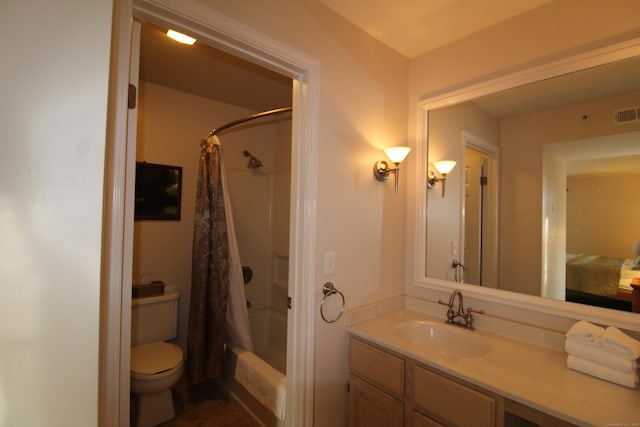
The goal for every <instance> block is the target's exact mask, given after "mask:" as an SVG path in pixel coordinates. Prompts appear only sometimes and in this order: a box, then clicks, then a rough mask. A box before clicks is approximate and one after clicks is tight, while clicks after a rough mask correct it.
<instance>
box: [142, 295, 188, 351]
mask: <svg viewBox="0 0 640 427" xmlns="http://www.w3.org/2000/svg"><path fill="white" fill-rule="evenodd" d="M179 298H180V294H179V293H178V292H175V291H167V292H165V293H164V294H163V295H158V296H154V297H143V298H134V299H133V300H132V301H131V346H132V347H137V346H139V345H144V344H151V343H153V342H157V341H169V340H172V339H174V338H175V337H176V335H177V334H178V299H179Z"/></svg>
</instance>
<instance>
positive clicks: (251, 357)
mask: <svg viewBox="0 0 640 427" xmlns="http://www.w3.org/2000/svg"><path fill="white" fill-rule="evenodd" d="M234 378H235V379H236V381H238V382H239V383H240V384H241V385H242V386H243V387H244V388H245V389H247V391H248V392H249V393H251V395H252V396H253V397H255V398H256V399H257V400H258V401H259V402H260V403H262V404H263V405H264V406H265V407H267V408H268V409H269V410H270V411H271V412H273V414H274V415H275V416H276V417H278V418H279V419H281V420H283V419H284V415H285V403H286V395H287V381H286V377H285V376H284V375H283V374H282V373H280V372H279V371H277V370H276V369H275V368H273V367H272V366H271V365H269V364H268V363H267V362H265V361H264V360H262V359H260V358H259V357H258V356H256V355H255V354H254V353H252V352H250V351H240V352H239V354H238V361H237V363H236V371H235V373H234Z"/></svg>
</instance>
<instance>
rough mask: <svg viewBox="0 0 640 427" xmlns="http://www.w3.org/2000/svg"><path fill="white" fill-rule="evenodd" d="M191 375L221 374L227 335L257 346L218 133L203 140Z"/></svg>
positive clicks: (195, 245)
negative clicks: (249, 312)
mask: <svg viewBox="0 0 640 427" xmlns="http://www.w3.org/2000/svg"><path fill="white" fill-rule="evenodd" d="M192 257H193V260H192V273H191V305H190V309H189V332H188V344H187V379H188V381H189V382H190V383H192V384H193V383H197V382H200V381H203V380H204V379H206V378H220V377H222V374H223V369H224V349H225V342H226V341H227V339H231V340H232V341H233V342H235V343H236V345H238V346H240V347H242V348H244V349H246V350H249V351H253V345H252V343H251V334H250V330H249V315H248V312H247V305H246V296H245V292H244V281H243V278H242V265H241V262H240V254H239V251H238V244H237V241H236V235H235V228H234V224H233V214H232V211H231V204H230V201H229V195H228V190H227V183H226V176H225V172H224V166H223V161H222V148H221V146H220V141H219V140H218V137H217V136H212V137H209V138H208V139H207V140H206V141H202V144H201V152H200V166H199V172H198V183H197V192H196V212H195V220H194V231H193V255H192Z"/></svg>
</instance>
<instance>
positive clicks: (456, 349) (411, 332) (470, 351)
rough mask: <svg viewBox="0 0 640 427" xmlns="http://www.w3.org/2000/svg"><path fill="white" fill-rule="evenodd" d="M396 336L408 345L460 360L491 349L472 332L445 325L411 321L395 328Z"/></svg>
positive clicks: (480, 354)
mask: <svg viewBox="0 0 640 427" xmlns="http://www.w3.org/2000/svg"><path fill="white" fill-rule="evenodd" d="M396 329H397V333H398V336H399V337H400V339H401V340H403V341H405V342H406V343H408V344H411V345H414V346H417V347H419V348H420V349H424V351H427V352H428V351H437V352H439V353H441V354H448V355H453V356H456V357H461V358H472V357H479V356H482V355H483V354H485V353H487V352H488V351H489V350H490V349H491V347H490V346H489V344H487V343H486V342H484V340H483V339H482V338H481V337H478V336H476V335H474V334H475V332H474V331H472V330H467V329H463V328H459V327H457V326H454V325H448V324H446V323H444V322H443V323H436V322H428V321H423V320H412V321H406V322H402V323H399V324H398V325H397V326H396Z"/></svg>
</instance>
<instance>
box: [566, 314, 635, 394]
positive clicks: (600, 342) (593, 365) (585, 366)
mask: <svg viewBox="0 0 640 427" xmlns="http://www.w3.org/2000/svg"><path fill="white" fill-rule="evenodd" d="M564 349H565V351H566V352H567V353H568V355H567V366H568V367H569V368H570V369H573V370H575V371H580V372H582V373H585V374H589V375H592V376H594V377H598V378H601V379H603V380H607V381H611V382H613V383H616V384H620V385H623V386H625V387H630V388H636V387H637V386H638V358H639V357H640V341H638V340H635V339H633V338H631V337H630V336H628V335H627V334H625V333H624V332H622V331H621V330H620V329H618V328H615V327H612V326H609V327H608V328H606V329H605V328H601V327H599V326H596V325H594V324H591V323H589V322H587V321H584V320H580V321H579V322H577V323H576V324H575V325H573V326H572V327H571V329H569V331H568V332H567V333H566V340H565V344H564Z"/></svg>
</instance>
